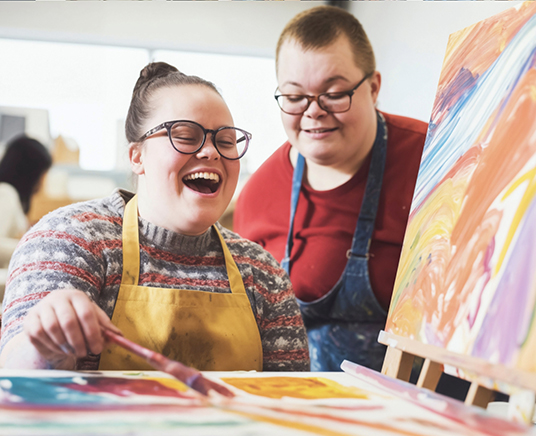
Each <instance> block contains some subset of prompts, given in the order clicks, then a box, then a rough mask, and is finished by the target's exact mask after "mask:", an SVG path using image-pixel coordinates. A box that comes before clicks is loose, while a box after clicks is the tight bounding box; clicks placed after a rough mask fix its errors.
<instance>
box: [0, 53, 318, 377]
mask: <svg viewBox="0 0 536 436" xmlns="http://www.w3.org/2000/svg"><path fill="white" fill-rule="evenodd" d="M126 134H127V139H128V141H129V143H130V145H129V157H130V164H131V167H132V171H133V172H134V173H135V174H136V175H137V176H138V189H137V193H136V195H134V194H133V193H130V192H127V191H124V190H117V191H115V192H114V193H113V194H112V195H111V196H110V197H107V198H104V199H101V200H94V201H89V202H85V203H79V204H75V205H72V206H68V207H65V208H62V209H59V210H57V211H55V212H53V213H50V214H48V215H47V216H46V217H44V218H43V219H42V220H41V221H40V222H39V223H38V224H36V225H35V226H34V227H33V228H32V229H31V231H30V232H28V233H27V234H26V235H25V236H24V238H23V240H22V241H21V244H20V245H19V247H18V249H17V251H16V252H15V254H14V256H13V259H12V262H11V265H10V276H9V279H8V286H7V289H6V297H5V299H4V303H3V319H2V322H3V327H2V328H3V330H2V337H1V342H0V347H1V352H0V353H1V354H0V365H2V366H3V367H11V368H62V369H75V368H76V369H93V370H95V369H117V370H124V369H149V367H148V365H147V364H146V363H145V362H143V361H142V360H141V359H138V358H136V357H135V356H132V355H130V354H128V352H126V351H122V350H121V349H118V348H116V347H114V346H112V345H109V344H107V343H106V342H105V341H104V339H103V333H102V329H112V330H115V331H120V332H122V334H123V335H124V336H126V337H127V338H129V339H131V340H133V341H135V342H137V343H139V344H141V345H143V346H145V347H147V348H150V349H152V350H155V351H158V352H161V353H163V354H164V355H166V356H168V357H170V358H172V359H175V360H179V361H181V362H182V363H184V364H186V365H189V366H193V367H195V368H197V369H200V370H220V371H223V370H268V371H283V370H284V371H295V370H308V369H309V356H308V352H307V336H306V333H305V329H304V327H303V323H302V320H301V317H300V312H299V309H298V305H297V303H296V300H295V298H294V296H293V292H292V289H291V285H290V282H289V280H288V277H287V275H286V274H285V272H284V271H283V270H282V269H281V268H280V267H279V265H278V264H277V262H276V261H275V260H274V259H273V257H272V256H271V255H270V254H268V252H266V251H264V250H263V249H262V248H261V247H260V246H259V245H257V244H254V243H251V242H249V241H246V240H244V239H241V238H240V237H239V236H238V235H236V234H234V233H232V232H230V231H229V230H226V229H224V228H223V227H221V226H220V225H219V224H218V223H217V220H218V219H219V218H220V217H221V215H222V214H223V212H224V211H225V209H226V208H227V205H228V204H229V202H230V201H231V198H232V196H233V193H234V191H235V188H236V184H237V181H238V175H239V172H240V163H239V162H240V161H239V159H240V158H241V157H242V156H243V155H244V153H245V152H246V150H247V148H248V144H249V140H250V138H251V135H250V134H249V133H247V132H246V131H244V130H241V129H238V128H235V127H234V124H233V118H232V116H231V113H230V112H229V109H228V107H227V105H226V104H225V102H224V100H223V99H222V97H221V95H220V94H219V93H218V91H217V90H216V88H215V86H214V85H213V84H212V83H210V82H208V81H205V80H203V79H201V78H199V77H195V76H188V75H185V74H183V73H181V72H179V71H178V70H177V69H176V68H174V67H172V66H170V65H168V64H165V63H162V62H159V63H152V64H149V65H148V66H146V67H145V68H144V69H143V70H142V71H141V74H140V77H139V79H138V81H137V83H136V86H135V88H134V92H133V95H132V101H131V104H130V108H129V112H128V115H127V121H126Z"/></svg>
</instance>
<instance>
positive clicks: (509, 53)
mask: <svg viewBox="0 0 536 436" xmlns="http://www.w3.org/2000/svg"><path fill="white" fill-rule="evenodd" d="M535 57H536V15H535V16H533V17H532V18H530V20H529V21H527V23H526V24H525V25H524V26H523V27H522V28H521V29H520V31H519V32H518V33H517V34H516V35H515V36H514V38H513V39H512V40H511V41H510V43H509V44H508V46H507V47H506V48H505V49H504V50H503V52H502V53H501V54H500V55H499V56H498V57H497V59H496V60H495V61H494V62H493V64H492V65H491V66H490V67H489V68H488V70H486V72H485V73H484V74H482V75H481V76H480V77H478V78H475V80H474V82H473V84H472V86H470V87H468V88H467V89H466V90H465V92H463V93H461V95H460V93H459V90H458V92H454V93H453V94H450V95H447V94H445V98H454V97H457V98H458V100H457V101H456V102H455V103H454V104H453V105H452V106H451V108H450V110H449V111H448V113H447V114H446V116H445V117H444V119H443V121H442V122H441V123H438V124H434V123H433V120H432V122H431V125H432V130H431V131H430V132H429V134H428V135H427V139H426V144H425V147H424V151H423V156H422V160H421V165H420V168H419V176H418V178H417V185H416V187H415V193H414V196H413V202H412V205H411V213H413V212H414V211H415V210H417V209H418V208H419V207H420V206H421V204H422V203H423V201H424V200H425V199H426V198H427V196H428V195H429V194H430V193H431V192H432V190H433V189H434V188H435V187H436V186H437V185H439V183H440V181H441V180H442V179H443V178H444V176H445V175H446V174H447V173H448V171H449V170H450V169H451V168H452V167H453V166H454V164H455V163H456V161H458V159H460V157H462V156H463V155H464V154H465V153H466V152H467V151H468V150H469V149H470V148H471V147H472V146H473V145H474V144H475V143H476V140H477V138H478V137H479V136H480V135H481V132H482V131H483V129H484V127H485V126H486V123H487V122H488V120H489V119H490V118H491V117H492V115H493V113H494V112H495V111H496V110H498V113H497V114H496V118H495V119H494V122H493V123H491V127H490V130H489V132H493V128H494V125H495V123H496V121H497V120H498V119H499V118H500V116H501V108H503V107H504V106H505V105H506V103H507V102H508V99H509V98H510V96H511V93H512V91H513V90H514V89H515V87H516V85H517V83H518V82H519V80H520V79H521V78H522V77H523V76H524V75H525V74H526V72H527V71H528V70H529V69H530V68H531V67H533V65H534V63H535ZM459 74H460V75H464V76H466V75H467V73H466V72H464V71H463V68H462V69H461V70H460V73H459ZM462 83H464V82H463V81H462ZM464 86H467V84H466V83H464Z"/></svg>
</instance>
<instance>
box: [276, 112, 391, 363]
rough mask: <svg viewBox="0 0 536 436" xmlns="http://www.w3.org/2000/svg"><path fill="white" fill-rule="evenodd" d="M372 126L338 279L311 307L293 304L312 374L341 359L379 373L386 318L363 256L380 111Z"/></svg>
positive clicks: (381, 146) (383, 143)
mask: <svg viewBox="0 0 536 436" xmlns="http://www.w3.org/2000/svg"><path fill="white" fill-rule="evenodd" d="M377 125H378V128H377V133H376V139H375V141H374V145H373V147H372V159H371V163H370V170H369V175H368V179H367V185H366V188H365V195H364V197H363V203H362V205H361V212H360V214H359V218H358V220H357V226H356V229H355V233H354V237H353V241H352V247H351V249H350V250H348V252H347V254H346V255H347V257H348V262H347V263H346V267H345V269H344V271H343V273H342V276H341V278H340V279H339V281H338V282H337V283H336V284H335V286H334V287H333V288H332V289H331V290H330V291H329V292H328V293H327V294H325V295H324V296H322V297H321V298H319V299H317V300H314V301H310V302H304V301H301V300H299V299H298V303H299V304H300V309H301V313H302V316H303V319H304V323H305V326H306V327H307V334H308V337H309V352H310V356H311V370H312V371H340V364H341V362H342V361H343V360H344V359H347V360H350V361H352V362H354V363H358V364H360V365H364V366H367V367H369V368H372V369H375V370H378V371H379V370H381V366H382V363H383V358H384V355H385V346H384V345H382V344H380V343H378V341H377V338H378V334H379V331H380V330H381V329H383V328H384V327H385V321H386V318H387V313H386V312H385V310H384V309H383V308H382V307H381V306H380V304H379V303H378V301H377V300H376V297H375V296H374V293H373V291H372V288H371V285H370V279H369V274H368V258H369V253H368V251H369V246H370V241H371V238H372V232H373V230H374V222H375V220H376V213H377V211H378V203H379V198H380V191H381V185H382V179H383V170H384V167H385V157H386V151H387V130H386V126H385V119H384V118H383V116H382V115H381V114H380V113H379V112H377ZM304 166H305V159H304V157H303V156H302V155H301V154H299V155H298V161H297V163H296V167H295V168H294V175H293V180H292V194H291V208H290V209H291V212H290V226H289V233H288V240H287V246H286V249H285V258H284V259H283V261H282V262H281V265H282V266H283V268H284V269H285V270H286V271H287V273H289V274H290V253H291V251H292V245H293V227H294V217H295V213H296V208H297V205H298V198H299V193H300V189H301V185H302V178H303V170H304Z"/></svg>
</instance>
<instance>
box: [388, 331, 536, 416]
mask: <svg viewBox="0 0 536 436" xmlns="http://www.w3.org/2000/svg"><path fill="white" fill-rule="evenodd" d="M378 342H380V343H381V344H384V345H387V353H386V355H385V360H384V362H383V367H382V374H385V375H388V376H390V377H393V378H397V379H399V380H404V381H409V378H410V375H411V370H412V367H413V361H414V358H415V357H416V356H418V357H422V358H424V359H425V361H424V364H423V367H422V370H421V373H420V375H419V379H418V381H417V386H418V387H423V388H426V389H429V390H432V391H435V389H436V387H437V383H438V382H439V378H440V377H441V374H442V372H443V365H450V366H453V367H456V368H459V369H461V370H463V371H464V373H465V374H466V375H467V376H468V377H469V378H470V379H471V387H470V389H469V392H468V394H467V397H466V399H465V404H467V405H474V406H479V407H483V408H486V407H487V405H488V403H489V402H490V401H491V400H492V398H493V390H501V391H505V392H506V393H508V394H509V395H510V402H509V403H510V405H509V410H508V416H509V418H510V419H512V420H514V421H516V422H524V423H526V424H529V423H531V421H532V416H533V414H534V409H535V407H534V406H535V402H536V395H535V392H536V374H535V373H531V372H527V371H523V370H519V369H516V368H511V367H508V366H505V365H502V364H494V363H490V362H488V361H487V360H484V359H481V358H478V357H473V356H466V355H462V354H458V353H454V352H452V351H448V350H445V349H444V348H441V347H437V346H434V345H429V344H424V343H422V342H419V341H416V340H413V339H408V338H405V337H402V336H397V335H394V334H392V333H388V332H385V331H383V330H382V331H381V332H380V335H379V337H378Z"/></svg>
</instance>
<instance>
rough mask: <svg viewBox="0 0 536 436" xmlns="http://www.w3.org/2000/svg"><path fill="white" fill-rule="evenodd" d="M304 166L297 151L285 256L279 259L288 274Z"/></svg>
mask: <svg viewBox="0 0 536 436" xmlns="http://www.w3.org/2000/svg"><path fill="white" fill-rule="evenodd" d="M304 168H305V158H304V157H303V156H302V155H301V154H300V153H298V160H297V161H296V166H295V167H294V173H293V175H292V190H291V193H290V223H289V226H288V236H287V246H286V247H285V257H284V258H283V260H282V261H281V266H282V267H283V269H284V270H285V271H286V272H287V274H289V275H290V253H291V252H292V246H293V245H294V217H295V215H296V209H297V208H298V198H299V197H300V189H301V185H302V180H303V170H304Z"/></svg>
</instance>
